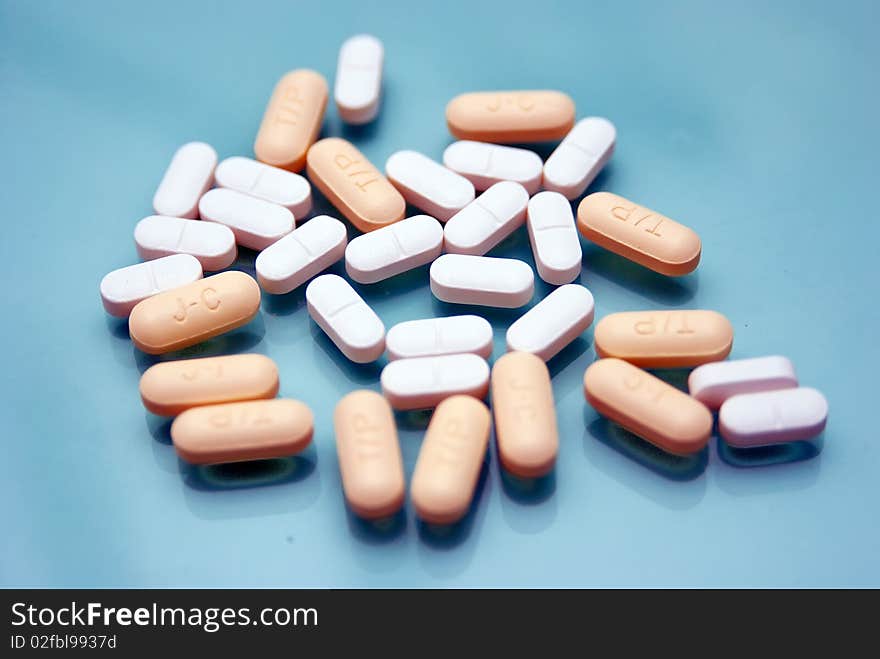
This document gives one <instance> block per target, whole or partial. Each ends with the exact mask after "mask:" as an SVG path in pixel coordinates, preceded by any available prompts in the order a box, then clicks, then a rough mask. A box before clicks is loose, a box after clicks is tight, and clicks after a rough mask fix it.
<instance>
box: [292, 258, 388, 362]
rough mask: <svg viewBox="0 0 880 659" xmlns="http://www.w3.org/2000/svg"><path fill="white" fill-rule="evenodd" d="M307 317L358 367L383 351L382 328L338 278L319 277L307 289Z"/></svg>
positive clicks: (371, 313)
mask: <svg viewBox="0 0 880 659" xmlns="http://www.w3.org/2000/svg"><path fill="white" fill-rule="evenodd" d="M306 305H307V306H308V309H309V315H310V316H311V317H312V320H314V321H315V322H316V323H317V324H318V327H320V328H321V329H322V330H324V333H325V334H326V335H327V336H328V337H330V340H331V341H333V343H335V344H336V347H337V348H339V350H340V351H341V352H342V354H343V355H345V356H346V357H348V358H349V359H350V360H351V361H353V362H357V363H358V364H365V363H367V362H372V361H376V360H377V359H379V357H381V356H382V353H383V352H384V351H385V325H383V324H382V321H381V320H380V319H379V316H377V315H376V312H375V311H373V310H372V309H371V308H370V306H369V305H368V304H367V303H366V302H364V300H363V298H362V297H361V296H360V295H358V294H357V291H355V290H354V289H353V288H352V287H351V284H349V283H348V282H347V281H345V280H344V279H343V278H342V277H340V276H339V275H321V276H320V277H317V278H315V279H313V280H312V281H311V283H309V285H308V286H307V287H306Z"/></svg>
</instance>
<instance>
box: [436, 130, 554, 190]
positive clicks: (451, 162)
mask: <svg viewBox="0 0 880 659" xmlns="http://www.w3.org/2000/svg"><path fill="white" fill-rule="evenodd" d="M443 164H444V165H446V167H448V168H449V169H451V170H452V171H453V172H458V173H459V174H461V175H462V176H464V177H465V178H466V179H467V180H469V181H470V182H471V183H473V184H474V188H476V189H477V190H486V189H487V188H490V187H492V186H493V185H495V184H496V183H499V182H501V181H513V182H515V183H519V184H520V185H521V186H523V187H524V188H525V189H526V192H528V193H529V194H530V195H533V194H535V193H536V192H537V191H538V188H540V187H541V173H542V169H543V167H544V163H543V162H541V157H540V156H539V155H538V154H537V153H535V152H534V151H529V150H528V149H517V148H516V147H512V146H499V145H497V144H490V143H489V142H472V141H470V140H460V141H458V142H453V143H452V144H450V145H449V146H448V147H446V150H445V151H444V152H443Z"/></svg>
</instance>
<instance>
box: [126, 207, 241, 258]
mask: <svg viewBox="0 0 880 659" xmlns="http://www.w3.org/2000/svg"><path fill="white" fill-rule="evenodd" d="M134 242H135V245H136V246H137V251H138V255H139V256H140V257H141V258H142V259H144V260H145V261H149V260H152V259H158V258H160V257H162V256H169V255H171V254H190V255H192V256H194V257H196V258H197V259H198V260H199V263H201V264H202V268H204V269H205V270H207V271H209V272H212V271H217V270H223V268H226V267H228V266H230V265H231V264H232V262H233V261H234V260H235V257H236V256H238V248H237V247H236V246H235V234H234V233H232V230H231V229H230V228H229V227H225V226H223V225H222V224H215V223H214V222H200V221H199V220H185V219H182V218H179V217H165V216H162V215H151V216H149V217H145V218H144V219H142V220H141V221H140V222H138V223H137V225H136V226H135V228H134Z"/></svg>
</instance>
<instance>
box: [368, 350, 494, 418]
mask: <svg viewBox="0 0 880 659" xmlns="http://www.w3.org/2000/svg"><path fill="white" fill-rule="evenodd" d="M380 379H381V381H382V394H383V395H384V396H385V398H387V399H388V402H389V403H391V407H393V408H394V409H396V410H421V409H427V408H429V407H436V406H437V405H438V404H439V403H440V402H441V401H442V400H443V399H444V398H449V396H454V395H455V394H465V395H468V396H473V397H474V398H485V397H486V393H487V392H488V390H489V364H487V363H486V360H485V359H483V358H482V357H478V356H477V355H472V354H464V355H441V356H439V357H415V358H413V359H398V360H396V361H392V362H390V363H389V364H388V365H387V366H385V368H383V369H382V375H381V377H380Z"/></svg>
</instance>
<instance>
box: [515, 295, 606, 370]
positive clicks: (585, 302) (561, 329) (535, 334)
mask: <svg viewBox="0 0 880 659" xmlns="http://www.w3.org/2000/svg"><path fill="white" fill-rule="evenodd" d="M594 308H595V307H594V303H593V294H592V293H590V291H589V290H588V289H587V288H586V287H584V286H581V285H580V284H566V285H565V286H560V287H559V288H557V289H556V290H555V291H553V292H552V293H550V295H548V296H547V297H545V298H544V299H543V300H541V301H540V302H538V304H536V305H535V306H534V307H532V308H531V309H529V310H528V311H527V312H526V313H525V314H523V315H522V316H520V318H518V319H517V320H516V321H515V322H514V323H513V325H511V326H510V327H509V328H508V329H507V350H508V351H514V350H518V351H520V352H531V353H532V354H534V355H537V356H538V357H540V358H541V359H543V360H544V361H545V362H546V361H548V360H549V359H550V358H551V357H553V356H554V355H556V353H558V352H559V351H560V350H562V349H563V348H564V347H565V346H567V345H568V344H569V343H571V342H572V341H574V340H575V339H576V338H577V337H578V336H580V335H581V334H583V333H584V332H585V331H586V330H587V328H588V327H589V326H590V325H592V324H593V314H594Z"/></svg>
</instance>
